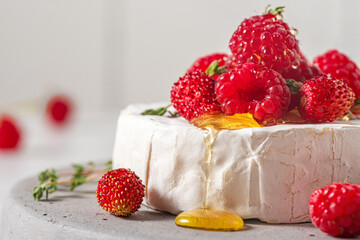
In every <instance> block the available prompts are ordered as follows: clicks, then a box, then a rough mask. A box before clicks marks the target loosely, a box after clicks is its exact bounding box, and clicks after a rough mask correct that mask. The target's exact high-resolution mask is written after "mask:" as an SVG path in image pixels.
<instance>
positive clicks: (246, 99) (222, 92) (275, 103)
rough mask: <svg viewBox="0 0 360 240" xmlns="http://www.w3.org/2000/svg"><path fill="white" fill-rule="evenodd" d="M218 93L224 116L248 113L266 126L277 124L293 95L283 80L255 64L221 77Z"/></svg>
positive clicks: (272, 71)
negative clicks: (267, 124) (266, 124)
mask: <svg viewBox="0 0 360 240" xmlns="http://www.w3.org/2000/svg"><path fill="white" fill-rule="evenodd" d="M215 92H216V95H217V100H218V101H219V103H220V104H221V109H222V111H223V112H225V114H227V115H233V114H235V113H247V112H249V113H251V114H253V116H254V118H255V119H256V120H257V121H260V122H263V123H271V122H274V121H276V120H277V119H278V118H280V117H281V116H282V114H283V113H284V112H285V111H286V110H287V108H288V105H289V103H290V91H289V88H288V87H287V86H286V82H285V80H284V78H283V77H282V76H281V75H280V74H279V73H278V72H276V71H274V70H271V69H268V68H266V67H262V66H259V65H256V64H254V63H245V64H243V65H240V66H238V67H237V68H233V69H231V70H230V71H229V72H227V73H224V74H222V75H221V76H220V77H219V78H218V81H217V83H216V86H215Z"/></svg>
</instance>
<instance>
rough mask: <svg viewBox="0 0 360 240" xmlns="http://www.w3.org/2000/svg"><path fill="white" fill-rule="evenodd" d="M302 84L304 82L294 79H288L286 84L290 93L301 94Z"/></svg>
mask: <svg viewBox="0 0 360 240" xmlns="http://www.w3.org/2000/svg"><path fill="white" fill-rule="evenodd" d="M302 85H303V83H302V82H298V81H295V80H293V79H286V86H288V88H289V90H290V93H291V94H293V95H296V94H299V89H300V87H301V86H302Z"/></svg>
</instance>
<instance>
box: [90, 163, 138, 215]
mask: <svg viewBox="0 0 360 240" xmlns="http://www.w3.org/2000/svg"><path fill="white" fill-rule="evenodd" d="M144 189H145V186H144V185H143V184H142V182H141V180H140V178H139V177H138V176H137V175H136V174H135V173H134V172H133V171H131V170H130V169H124V168H119V169H115V170H111V171H109V172H107V173H105V175H104V176H102V178H101V179H100V180H99V183H98V187H97V190H96V197H97V200H98V203H99V204H100V206H101V207H102V208H103V209H104V210H106V211H108V212H110V213H111V214H114V215H117V216H123V217H126V216H129V215H131V214H132V213H134V212H136V211H137V210H138V209H139V208H140V206H141V203H142V201H143V197H144Z"/></svg>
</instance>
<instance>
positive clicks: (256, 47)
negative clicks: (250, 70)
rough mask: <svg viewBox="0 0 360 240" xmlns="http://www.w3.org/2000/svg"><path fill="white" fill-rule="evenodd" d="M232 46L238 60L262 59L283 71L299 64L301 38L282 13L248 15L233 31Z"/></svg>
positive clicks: (266, 64)
mask: <svg viewBox="0 0 360 240" xmlns="http://www.w3.org/2000/svg"><path fill="white" fill-rule="evenodd" d="M229 47H230V50H231V52H232V54H233V55H234V57H235V59H236V60H235V61H233V62H235V63H236V64H241V63H246V62H254V63H259V64H261V65H263V66H266V67H268V68H271V69H273V70H275V71H277V72H280V73H282V72H283V71H284V70H285V69H288V68H290V67H297V66H298V65H299V59H300V55H299V52H300V50H299V44H298V40H297V39H296V38H295V35H293V34H292V33H291V31H290V28H289V26H288V25H287V24H286V23H285V22H284V21H282V20H281V15H280V14H278V15H275V14H273V13H267V14H264V15H257V16H253V17H250V18H248V19H245V20H244V21H243V22H242V23H241V24H240V26H239V27H238V28H237V30H236V31H235V32H234V33H233V35H232V37H231V39H230V44H229Z"/></svg>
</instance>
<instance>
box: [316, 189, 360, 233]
mask: <svg viewBox="0 0 360 240" xmlns="http://www.w3.org/2000/svg"><path fill="white" fill-rule="evenodd" d="M309 212H310V217H311V220H312V222H313V224H314V225H315V226H317V227H318V228H320V230H321V231H323V232H326V233H328V234H330V235H332V236H335V237H356V236H358V235H360V186H359V185H353V184H350V183H332V184H330V185H328V186H326V187H324V188H320V189H317V190H315V191H314V192H313V194H312V195H311V197H310V200H309Z"/></svg>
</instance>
